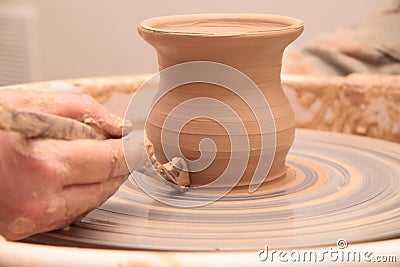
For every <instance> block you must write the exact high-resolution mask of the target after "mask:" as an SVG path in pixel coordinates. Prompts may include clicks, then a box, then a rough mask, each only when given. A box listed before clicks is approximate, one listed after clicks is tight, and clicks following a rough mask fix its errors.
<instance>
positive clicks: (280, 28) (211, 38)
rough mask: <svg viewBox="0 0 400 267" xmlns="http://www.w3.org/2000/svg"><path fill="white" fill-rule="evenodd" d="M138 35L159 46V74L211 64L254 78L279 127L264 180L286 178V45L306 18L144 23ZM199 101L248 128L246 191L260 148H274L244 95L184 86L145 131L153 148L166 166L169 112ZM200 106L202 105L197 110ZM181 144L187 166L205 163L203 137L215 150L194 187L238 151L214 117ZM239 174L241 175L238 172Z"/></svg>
mask: <svg viewBox="0 0 400 267" xmlns="http://www.w3.org/2000/svg"><path fill="white" fill-rule="evenodd" d="M138 30H139V33H140V35H141V36H142V37H143V38H144V39H145V40H146V41H147V42H148V43H149V44H151V45H152V46H153V47H154V48H155V50H156V52H157V55H158V63H159V69H160V70H163V69H165V68H167V67H170V66H174V65H176V64H179V63H183V62H191V61H212V62H218V63H223V64H226V65H228V66H231V67H233V68H235V69H237V70H239V71H241V72H242V73H244V74H246V75H247V76H248V77H249V78H250V79H252V81H254V83H255V84H256V85H257V86H258V87H259V89H260V90H261V92H262V94H263V95H264V97H265V99H266V100H267V101H268V104H269V106H270V109H271V112H272V115H273V123H275V133H267V134H276V150H275V154H274V160H273V163H272V168H271V170H270V172H269V174H268V177H267V178H266V181H268V180H273V179H276V178H278V177H282V176H283V175H285V173H286V164H285V159H286V155H287V153H288V151H289V149H290V147H291V145H292V143H293V140H294V132H295V129H294V127H295V121H294V115H293V112H292V109H291V107H290V104H289V102H288V99H287V97H286V95H285V94H284V92H283V90H282V87H281V83H280V73H281V61H282V54H283V51H284V49H285V47H286V46H287V45H288V44H289V43H291V42H292V41H294V40H295V39H296V38H297V37H298V36H299V35H300V34H301V32H302V31H303V23H302V22H301V21H300V20H297V19H293V18H288V17H282V16H273V15H257V14H205V15H183V16H171V17H160V18H153V19H149V20H146V21H144V22H142V23H141V24H140V25H139V28H138ZM223 78H224V79H227V78H228V77H223ZM163 79H165V80H168V79H173V77H169V76H168V74H165V75H162V76H161V81H160V82H161V83H162V82H163ZM251 93H252V92H250V91H249V94H251ZM198 97H207V98H213V99H217V100H219V101H221V102H223V103H225V104H226V105H227V106H229V107H231V108H232V109H234V110H235V112H236V113H237V114H238V115H239V116H240V118H241V121H242V122H243V123H244V126H245V128H246V130H247V138H248V140H249V143H250V155H249V161H248V164H247V168H246V170H245V172H244V174H243V175H242V178H241V180H240V182H239V184H238V186H242V185H248V184H249V182H250V180H251V178H252V176H253V173H254V170H255V168H256V166H257V164H258V160H259V158H260V153H261V150H262V149H266V147H268V144H264V146H262V145H261V134H265V133H261V131H263V130H264V129H259V127H258V123H257V120H256V117H255V115H254V112H256V110H257V109H261V108H262V107H261V106H256V107H255V106H252V107H249V106H248V105H246V103H245V102H244V101H243V100H242V99H241V98H240V97H239V96H237V95H235V94H234V93H232V92H231V91H229V90H228V89H226V88H223V87H221V86H218V85H213V84H206V83H191V84H186V85H182V86H179V87H177V88H175V89H174V90H172V91H170V92H168V93H167V94H165V95H164V96H163V97H162V98H161V99H160V100H159V101H158V102H157V103H156V104H155V106H154V109H153V110H152V112H151V113H150V115H149V118H148V121H147V124H146V133H147V136H148V138H149V139H150V141H151V142H152V143H153V145H154V151H155V155H156V158H157V160H159V161H160V162H162V163H166V162H167V161H168V159H167V158H166V156H165V154H164V151H163V149H162V144H161V130H162V126H163V123H164V122H165V120H166V119H167V118H168V116H169V113H171V111H172V110H173V108H174V107H176V106H177V105H179V104H180V103H182V102H184V101H186V100H189V99H192V98H198ZM196 108H199V109H201V108H204V107H193V109H196ZM263 112H264V111H263ZM265 112H267V110H265ZM242 122H237V123H242ZM235 123H236V122H235ZM176 134H178V133H177V132H176ZM179 138H180V139H179V142H180V143H179V145H180V149H181V151H182V153H183V154H184V155H185V156H186V158H187V159H189V160H195V159H197V158H199V156H200V152H199V143H200V141H201V140H202V139H204V138H210V139H212V140H213V141H214V142H215V144H216V147H217V153H216V157H215V160H214V161H213V162H212V164H211V165H210V166H208V167H207V168H206V169H204V170H202V171H198V172H191V174H190V178H191V185H193V186H198V185H204V184H208V183H210V182H212V181H214V180H215V179H216V178H218V177H219V176H220V175H221V174H222V173H223V172H224V170H225V169H226V166H227V165H228V162H229V160H230V157H231V152H232V151H231V142H230V140H229V136H228V134H227V133H226V130H225V129H224V127H223V125H220V124H219V123H218V122H216V121H213V120H211V119H207V118H195V119H193V120H191V121H190V122H188V123H187V124H186V125H185V127H183V129H182V130H181V131H180V132H179ZM163 145H167V146H168V145H169V144H165V143H164V144H163ZM268 149H271V147H269V148H268ZM261 164H262V163H261ZM189 170H190V164H189ZM239 175H240V174H239ZM234 176H238V174H237V173H232V177H234Z"/></svg>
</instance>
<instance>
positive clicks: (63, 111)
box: [49, 94, 131, 137]
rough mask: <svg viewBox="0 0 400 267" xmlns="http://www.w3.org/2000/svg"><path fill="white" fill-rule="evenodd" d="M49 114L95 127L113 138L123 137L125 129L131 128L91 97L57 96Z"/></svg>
mask: <svg viewBox="0 0 400 267" xmlns="http://www.w3.org/2000/svg"><path fill="white" fill-rule="evenodd" d="M49 112H50V113H52V114H55V115H60V116H64V117H68V118H72V119H75V120H78V121H81V122H84V123H86V124H89V125H92V126H95V127H97V128H100V129H102V130H103V131H105V132H107V133H108V134H110V135H111V136H113V137H121V136H122V132H123V129H124V127H125V128H129V127H131V125H130V124H129V123H128V122H124V120H123V118H121V117H118V116H116V115H114V114H112V113H110V112H108V111H107V109H106V108H105V107H103V106H102V105H101V104H100V103H99V102H97V101H96V100H95V99H94V98H92V97H91V96H89V95H76V94H71V95H68V97H58V96H55V103H54V105H52V107H51V109H49Z"/></svg>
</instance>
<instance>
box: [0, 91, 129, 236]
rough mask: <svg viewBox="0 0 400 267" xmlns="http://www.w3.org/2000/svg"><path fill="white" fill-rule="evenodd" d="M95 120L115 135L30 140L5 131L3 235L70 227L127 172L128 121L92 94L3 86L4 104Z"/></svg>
mask: <svg viewBox="0 0 400 267" xmlns="http://www.w3.org/2000/svg"><path fill="white" fill-rule="evenodd" d="M4 104H5V105H7V106H8V107H11V108H18V109H22V110H29V111H39V112H46V113H51V114H55V115H60V116H64V117H68V118H72V119H76V120H78V121H81V122H82V121H87V120H90V121H91V122H92V123H94V124H96V126H97V127H99V128H101V129H102V130H103V131H105V132H106V133H108V134H109V135H110V136H111V137H113V138H115V139H107V140H88V139H85V140H73V141H65V140H53V139H44V138H36V139H27V138H25V137H24V136H22V135H20V134H19V133H16V132H11V131H10V132H6V131H1V130H0V235H3V236H4V237H5V238H7V239H9V240H17V239H22V238H25V237H27V236H30V235H33V234H35V233H39V232H45V231H50V230H54V229H61V228H64V227H67V226H68V225H69V224H71V223H73V222H75V221H77V220H79V219H80V218H82V217H83V216H84V215H85V214H87V213H88V212H89V211H90V210H92V209H94V208H96V207H97V206H99V205H100V204H102V203H103V202H104V201H105V200H107V198H109V197H110V196H111V195H113V194H114V193H115V192H116V190H117V189H118V188H119V187H120V185H121V184H122V183H123V181H124V180H125V179H126V178H127V176H128V169H127V167H126V164H125V160H124V156H123V151H122V141H121V138H120V137H121V135H122V128H123V120H122V119H121V118H119V117H117V116H115V115H113V114H110V113H109V112H107V110H106V109H105V108H104V107H102V106H101V105H100V104H99V103H98V102H96V101H95V100H94V99H93V98H91V97H89V96H87V95H79V94H66V93H44V92H35V91H26V90H14V89H0V105H4Z"/></svg>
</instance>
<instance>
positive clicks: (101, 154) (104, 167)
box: [47, 139, 147, 185]
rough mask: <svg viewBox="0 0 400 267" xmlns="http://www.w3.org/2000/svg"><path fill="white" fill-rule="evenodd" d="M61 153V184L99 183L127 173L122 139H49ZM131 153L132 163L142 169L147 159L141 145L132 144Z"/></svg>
mask: <svg viewBox="0 0 400 267" xmlns="http://www.w3.org/2000/svg"><path fill="white" fill-rule="evenodd" d="M47 142H50V143H51V144H52V145H54V146H56V147H57V148H56V149H57V150H58V151H60V152H61V153H59V154H58V157H59V158H58V161H59V164H60V168H62V170H60V171H59V173H61V179H62V183H63V184H64V185H73V184H88V183H99V182H102V181H105V180H108V179H110V178H111V177H116V176H120V175H123V174H127V173H129V169H128V167H127V165H126V162H125V157H124V149H123V144H122V139H108V140H88V139H86V140H74V141H63V140H50V139H48V140H47ZM130 151H131V152H130V153H134V156H133V158H134V163H133V165H137V166H138V167H140V166H142V165H143V164H144V162H145V160H146V159H147V153H146V150H145V147H144V145H143V141H142V142H141V143H140V142H139V141H138V142H137V143H133V144H131V146H130Z"/></svg>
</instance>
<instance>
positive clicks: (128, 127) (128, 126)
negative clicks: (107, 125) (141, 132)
mask: <svg viewBox="0 0 400 267" xmlns="http://www.w3.org/2000/svg"><path fill="white" fill-rule="evenodd" d="M121 127H122V135H123V136H125V135H127V134H129V133H130V132H131V131H132V129H133V124H132V122H131V121H130V120H126V119H125V120H123V121H122V123H121Z"/></svg>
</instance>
